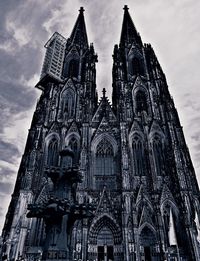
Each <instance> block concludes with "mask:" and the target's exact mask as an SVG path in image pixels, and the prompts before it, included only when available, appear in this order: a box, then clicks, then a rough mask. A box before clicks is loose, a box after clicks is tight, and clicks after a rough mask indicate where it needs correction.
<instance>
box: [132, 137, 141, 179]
mask: <svg viewBox="0 0 200 261" xmlns="http://www.w3.org/2000/svg"><path fill="white" fill-rule="evenodd" d="M132 148H133V161H134V169H135V175H137V176H142V175H143V173H144V149H143V144H142V141H141V139H140V138H139V137H138V136H135V137H134V138H133V142H132Z"/></svg>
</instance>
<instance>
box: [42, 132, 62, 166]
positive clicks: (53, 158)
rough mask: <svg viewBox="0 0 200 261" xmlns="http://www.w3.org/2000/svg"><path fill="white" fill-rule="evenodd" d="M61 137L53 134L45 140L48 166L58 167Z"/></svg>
mask: <svg viewBox="0 0 200 261" xmlns="http://www.w3.org/2000/svg"><path fill="white" fill-rule="evenodd" d="M59 142H60V137H59V135H58V134H57V133H51V134H50V135H48V136H47V137H46V139H45V155H46V164H47V166H49V167H50V166H58V161H59Z"/></svg>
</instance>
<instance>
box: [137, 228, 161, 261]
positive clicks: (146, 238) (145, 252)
mask: <svg viewBox="0 0 200 261" xmlns="http://www.w3.org/2000/svg"><path fill="white" fill-rule="evenodd" d="M156 242H157V241H156V235H155V233H154V231H153V230H152V229H151V228H150V227H149V226H144V227H143V229H142V230H141V232H140V235H139V248H140V249H139V252H140V257H141V259H140V260H141V261H157V260H160V259H158V253H157V249H156V247H157V243H156Z"/></svg>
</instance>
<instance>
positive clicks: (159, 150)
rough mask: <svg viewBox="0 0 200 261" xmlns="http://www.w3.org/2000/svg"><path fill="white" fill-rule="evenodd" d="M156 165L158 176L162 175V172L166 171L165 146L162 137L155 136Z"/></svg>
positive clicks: (154, 153)
mask: <svg viewBox="0 0 200 261" xmlns="http://www.w3.org/2000/svg"><path fill="white" fill-rule="evenodd" d="M152 149H153V157H154V164H155V167H156V171H157V175H159V176H161V175H162V170H163V169H164V161H163V145H162V141H161V139H160V137H158V136H155V137H154V138H153V141H152Z"/></svg>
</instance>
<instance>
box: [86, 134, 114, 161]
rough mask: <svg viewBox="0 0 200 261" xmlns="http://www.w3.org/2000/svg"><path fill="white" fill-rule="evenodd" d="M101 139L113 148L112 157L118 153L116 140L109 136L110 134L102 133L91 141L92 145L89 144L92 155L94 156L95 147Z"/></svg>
mask: <svg viewBox="0 0 200 261" xmlns="http://www.w3.org/2000/svg"><path fill="white" fill-rule="evenodd" d="M102 139H105V140H107V141H108V142H109V143H110V144H111V145H112V147H113V152H114V156H116V154H117V151H118V146H117V141H116V139H115V138H114V137H113V136H111V135H110V134H108V133H106V132H105V133H102V134H100V135H98V136H97V137H95V139H94V140H93V141H92V144H91V150H92V153H93V155H95V152H96V149H97V145H98V144H99V142H100V141H101V140H102Z"/></svg>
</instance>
